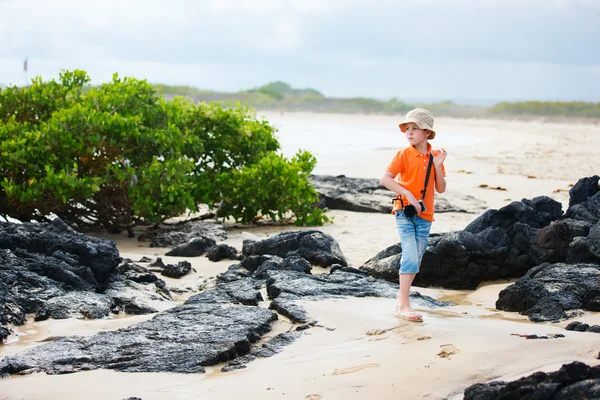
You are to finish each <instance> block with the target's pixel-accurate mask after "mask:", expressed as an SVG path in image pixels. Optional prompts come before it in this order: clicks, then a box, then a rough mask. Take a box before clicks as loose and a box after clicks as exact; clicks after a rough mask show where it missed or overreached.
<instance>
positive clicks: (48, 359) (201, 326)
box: [0, 288, 277, 376]
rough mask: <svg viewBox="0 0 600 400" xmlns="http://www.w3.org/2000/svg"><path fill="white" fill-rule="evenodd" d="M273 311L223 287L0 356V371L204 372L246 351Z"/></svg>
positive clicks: (266, 328) (272, 317)
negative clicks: (113, 326) (119, 323)
mask: <svg viewBox="0 0 600 400" xmlns="http://www.w3.org/2000/svg"><path fill="white" fill-rule="evenodd" d="M276 319H277V314H275V313H274V312H272V311H270V310H267V309H264V308H261V307H253V306H244V305H241V304H238V303H237V301H236V300H235V299H233V298H232V297H231V296H229V295H228V294H227V292H226V291H225V290H223V289H220V288H217V289H215V290H209V291H206V292H203V293H200V294H198V295H196V296H194V297H192V298H190V299H189V300H188V301H186V302H185V303H184V304H183V305H181V306H179V307H174V308H171V309H169V310H167V311H164V312H161V313H159V314H157V315H156V316H155V317H154V318H152V319H151V320H149V321H146V322H142V323H140V324H136V325H133V326H130V327H127V328H122V329H119V330H117V331H111V332H102V333H98V334H96V335H93V336H90V337H82V336H73V337H63V338H58V339H56V340H55V341H54V342H51V343H45V344H42V345H40V346H38V347H36V348H34V349H31V350H28V351H26V352H24V353H21V354H19V355H16V356H9V357H6V358H4V359H3V360H1V361H0V375H5V376H6V375H7V374H26V373H30V372H34V371H43V372H47V373H50V374H63V373H70V372H77V371H86V370H91V369H97V368H107V369H115V370H118V371H126V372H180V373H197V372H204V367H205V366H207V365H214V364H217V363H219V362H224V361H228V360H231V359H233V358H236V357H238V356H241V355H245V354H248V353H249V351H250V345H251V343H253V342H256V341H257V340H258V339H259V338H260V337H261V336H262V335H264V334H265V333H267V332H269V331H270V330H271V325H270V323H271V322H272V321H274V320H276Z"/></svg>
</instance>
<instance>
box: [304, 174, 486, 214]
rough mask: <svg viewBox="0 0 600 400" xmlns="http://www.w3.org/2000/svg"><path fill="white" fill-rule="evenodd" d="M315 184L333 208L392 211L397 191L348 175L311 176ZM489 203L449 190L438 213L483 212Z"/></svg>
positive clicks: (438, 205)
mask: <svg viewBox="0 0 600 400" xmlns="http://www.w3.org/2000/svg"><path fill="white" fill-rule="evenodd" d="M311 181H312V185H313V186H314V188H315V190H316V191H317V192H318V193H319V196H320V198H321V201H320V203H319V206H320V207H322V208H325V207H326V208H329V209H331V210H347V211H356V212H377V213H390V212H391V211H392V199H393V198H394V196H395V194H394V193H393V192H391V191H389V190H388V189H387V188H385V187H384V186H381V185H380V184H379V181H378V180H377V179H362V178H349V177H347V176H345V175H338V176H331V175H311ZM483 210H485V202H484V201H482V200H478V199H476V198H474V197H472V196H468V195H463V194H460V193H454V192H452V191H449V192H445V193H444V195H443V196H439V197H437V198H436V202H435V212H438V213H441V212H442V213H443V212H461V213H480V212H482V211H483Z"/></svg>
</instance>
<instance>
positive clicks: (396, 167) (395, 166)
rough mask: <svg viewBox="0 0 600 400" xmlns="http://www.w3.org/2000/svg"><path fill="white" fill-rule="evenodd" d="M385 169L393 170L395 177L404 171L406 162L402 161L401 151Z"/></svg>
mask: <svg viewBox="0 0 600 400" xmlns="http://www.w3.org/2000/svg"><path fill="white" fill-rule="evenodd" d="M385 170H386V171H388V172H391V173H392V175H393V176H394V178H395V177H396V176H397V175H398V174H401V173H402V172H403V171H404V163H403V162H402V152H401V151H399V152H398V153H396V155H395V156H394V158H392V161H391V162H390V163H389V165H388V166H387V168H386V169H385Z"/></svg>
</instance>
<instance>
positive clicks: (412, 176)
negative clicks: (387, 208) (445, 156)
mask: <svg viewBox="0 0 600 400" xmlns="http://www.w3.org/2000/svg"><path fill="white" fill-rule="evenodd" d="M430 153H431V145H430V144H429V143H427V154H421V153H420V152H419V151H418V150H417V149H415V148H414V147H413V146H408V147H407V148H405V149H402V150H400V151H399V152H398V153H397V154H396V156H395V157H394V158H393V159H392V162H390V165H388V167H387V169H386V170H387V171H389V172H391V173H392V174H393V175H394V178H395V179H396V181H397V182H398V183H399V184H400V186H402V187H403V188H405V189H407V190H408V191H409V192H411V193H412V194H413V196H415V198H416V199H417V200H420V199H421V197H422V196H423V195H422V194H421V190H423V187H424V185H425V175H427V166H428V165H429V157H430V156H429V154H430ZM438 154H439V151H438V150H434V151H433V156H434V157H435V156H437V155H438ZM442 173H443V174H444V176H446V168H445V167H444V164H442ZM434 190H435V166H433V165H432V166H431V172H430V173H429V184H428V185H427V193H426V194H425V200H424V201H423V203H424V204H425V208H427V209H426V210H425V211H424V212H422V213H420V214H419V217H421V218H423V219H424V220H427V221H433V220H434V219H433V206H434V193H433V192H434ZM396 198H400V195H397V196H396ZM402 200H403V201H404V205H405V206H406V205H408V204H410V203H409V202H408V200H407V199H406V196H402ZM401 209H402V204H401V202H400V201H399V200H398V201H394V209H393V210H392V214H394V213H395V212H396V211H397V210H401Z"/></svg>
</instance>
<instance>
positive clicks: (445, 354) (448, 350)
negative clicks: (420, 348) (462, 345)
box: [437, 344, 460, 360]
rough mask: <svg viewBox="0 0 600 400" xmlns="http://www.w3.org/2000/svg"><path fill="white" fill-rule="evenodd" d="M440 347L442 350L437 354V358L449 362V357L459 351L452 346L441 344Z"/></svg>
mask: <svg viewBox="0 0 600 400" xmlns="http://www.w3.org/2000/svg"><path fill="white" fill-rule="evenodd" d="M440 347H441V348H442V350H441V351H440V352H439V353H437V356H438V357H439V358H447V359H448V360H450V356H451V355H454V354H456V353H460V349H459V348H458V347H456V346H454V345H453V344H443V345H441V346H440Z"/></svg>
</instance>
